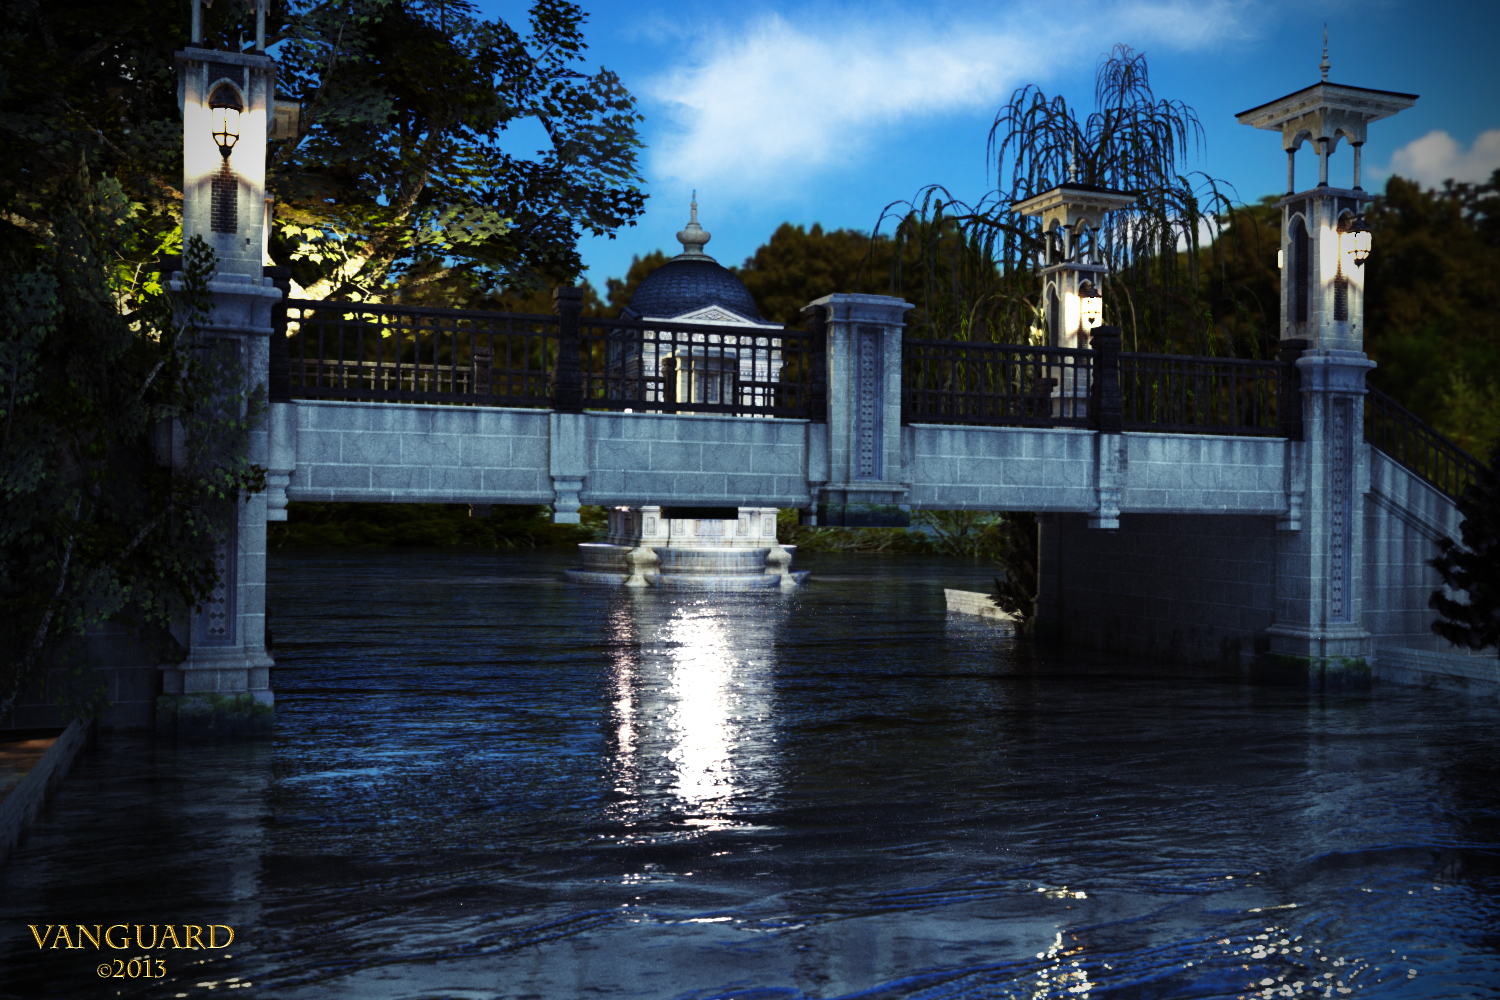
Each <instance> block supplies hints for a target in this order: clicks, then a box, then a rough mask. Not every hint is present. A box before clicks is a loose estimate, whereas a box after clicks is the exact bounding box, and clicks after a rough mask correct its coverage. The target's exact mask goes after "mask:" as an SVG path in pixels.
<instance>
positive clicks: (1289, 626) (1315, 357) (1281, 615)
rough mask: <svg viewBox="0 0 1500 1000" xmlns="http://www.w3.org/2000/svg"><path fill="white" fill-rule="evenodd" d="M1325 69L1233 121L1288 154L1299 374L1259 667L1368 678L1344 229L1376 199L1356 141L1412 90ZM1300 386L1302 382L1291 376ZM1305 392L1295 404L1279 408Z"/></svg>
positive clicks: (1362, 482)
mask: <svg viewBox="0 0 1500 1000" xmlns="http://www.w3.org/2000/svg"><path fill="white" fill-rule="evenodd" d="M1318 68H1319V70H1320V71H1321V73H1322V79H1321V80H1319V81H1318V82H1317V83H1314V84H1313V85H1312V86H1309V87H1304V88H1303V89H1302V90H1298V91H1295V92H1293V93H1290V94H1287V95H1286V96H1285V97H1279V98H1277V99H1276V100H1274V101H1271V102H1270V103H1268V104H1262V105H1260V106H1258V107H1254V108H1251V109H1250V110H1248V111H1241V112H1240V113H1239V114H1238V115H1237V116H1236V118H1237V119H1238V120H1239V122H1240V124H1242V125H1249V126H1251V127H1252V128H1258V129H1265V130H1266V131H1268V132H1276V133H1278V134H1279V135H1280V137H1281V148H1282V149H1283V150H1284V151H1285V152H1286V154H1287V195H1286V197H1285V198H1283V199H1281V201H1280V203H1279V205H1278V207H1279V208H1280V209H1281V222H1282V225H1281V233H1282V245H1281V254H1280V256H1281V352H1280V353H1281V357H1282V359H1283V361H1285V362H1289V363H1291V362H1294V363H1295V366H1296V374H1295V375H1294V376H1292V377H1290V378H1288V380H1287V384H1286V386H1285V389H1284V392H1283V401H1282V413H1281V424H1282V430H1283V433H1284V434H1285V435H1286V436H1287V442H1286V449H1287V450H1286V468H1287V479H1286V496H1287V512H1286V514H1285V515H1284V516H1282V517H1281V518H1279V519H1278V521H1277V525H1276V527H1277V529H1278V530H1277V532H1276V597H1275V610H1274V623H1273V624H1272V626H1271V628H1270V629H1269V630H1268V631H1269V633H1270V635H1269V638H1270V654H1269V656H1268V657H1267V658H1266V660H1265V664H1266V665H1267V666H1269V667H1270V668H1271V669H1273V670H1275V671H1276V672H1278V673H1282V674H1286V675H1290V676H1292V677H1294V678H1298V679H1301V678H1304V677H1305V678H1306V679H1307V680H1308V681H1309V682H1310V683H1313V684H1316V685H1322V684H1356V685H1362V684H1366V683H1368V682H1369V677H1370V672H1369V667H1368V657H1369V655H1370V652H1371V650H1370V637H1369V635H1368V633H1366V632H1365V630H1364V628H1363V627H1362V626H1361V612H1362V610H1363V609H1362V607H1361V605H1362V600H1361V598H1362V593H1363V586H1364V581H1363V576H1364V573H1363V565H1362V563H1363V556H1364V517H1363V512H1364V494H1365V493H1366V492H1368V488H1369V458H1368V456H1369V448H1368V446H1367V445H1366V444H1365V442H1364V395H1365V373H1366V372H1367V371H1368V370H1369V369H1371V368H1373V367H1375V365H1374V363H1373V362H1372V361H1370V360H1369V359H1368V358H1367V357H1366V356H1365V353H1364V301H1365V287H1364V268H1363V266H1362V260H1361V257H1360V254H1359V252H1358V242H1357V240H1355V239H1354V238H1353V237H1354V235H1355V233H1356V232H1357V231H1358V229H1359V225H1360V224H1361V223H1362V222H1363V212H1364V207H1365V206H1366V205H1367V204H1369V203H1370V202H1371V201H1373V200H1374V197H1373V196H1372V195H1370V194H1368V193H1367V192H1365V190H1364V189H1363V188H1361V187H1360V176H1359V165H1360V161H1359V150H1360V148H1361V147H1362V146H1363V145H1364V143H1365V141H1366V139H1367V138H1368V131H1369V127H1370V124H1371V123H1372V122H1375V121H1379V120H1381V119H1383V118H1389V117H1391V116H1392V115H1395V114H1397V113H1399V112H1401V111H1403V110H1405V109H1406V108H1409V107H1411V106H1412V105H1413V104H1415V103H1416V100H1417V95H1416V94H1403V93H1398V92H1396V91H1390V90H1371V89H1368V88H1365V87H1351V86H1347V85H1344V84H1337V83H1333V82H1331V81H1330V80H1329V79H1328V71H1329V68H1330V63H1329V60H1328V36H1327V32H1326V30H1325V32H1324V36H1323V61H1322V62H1321V63H1319V64H1318ZM1340 140H1345V141H1347V142H1348V144H1349V145H1350V147H1351V148H1352V149H1353V151H1354V152H1353V156H1352V160H1353V163H1352V167H1353V170H1352V173H1351V176H1350V179H1351V186H1350V187H1347V188H1343V187H1336V186H1333V185H1331V184H1330V183H1329V179H1330V173H1329V170H1330V164H1329V157H1330V156H1332V155H1333V154H1334V152H1335V151H1336V150H1337V148H1338V145H1339V142H1340ZM1307 142H1311V143H1312V144H1313V146H1314V148H1315V149H1316V152H1317V155H1318V183H1317V185H1316V186H1315V187H1310V188H1307V189H1306V190H1303V191H1297V190H1296V186H1297V185H1296V154H1297V150H1298V149H1299V148H1301V147H1302V145H1303V144H1304V143H1307ZM1298 383H1300V385H1299V384H1298ZM1291 393H1298V394H1299V395H1300V396H1301V401H1302V405H1301V412H1300V414H1299V413H1297V412H1295V406H1294V405H1292V406H1289V405H1287V404H1288V403H1289V402H1291V401H1290V399H1288V398H1287V397H1288V396H1289V395H1290V394H1291Z"/></svg>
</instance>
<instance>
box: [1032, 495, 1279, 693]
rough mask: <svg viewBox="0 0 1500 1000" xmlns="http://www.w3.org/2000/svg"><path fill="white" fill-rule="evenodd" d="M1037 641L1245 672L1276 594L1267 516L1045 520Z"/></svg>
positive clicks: (1260, 645)
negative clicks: (1111, 527) (1095, 523)
mask: <svg viewBox="0 0 1500 1000" xmlns="http://www.w3.org/2000/svg"><path fill="white" fill-rule="evenodd" d="M1041 520H1042V526H1041V550H1040V564H1041V565H1040V568H1041V576H1042V590H1041V593H1040V595H1039V599H1038V621H1037V624H1038V631H1039V634H1041V635H1044V636H1048V637H1051V638H1054V639H1057V640H1059V641H1062V642H1067V643H1076V644H1081V645H1086V646H1093V647H1095V648H1098V649H1105V650H1109V651H1112V652H1121V653H1129V654H1132V655H1137V656H1147V657H1158V658H1161V659H1162V660H1165V661H1168V662H1174V663H1195V664H1204V665H1217V666H1222V667H1224V668H1227V669H1241V668H1247V667H1249V666H1250V664H1251V660H1252V659H1253V657H1254V655H1255V654H1256V653H1258V652H1261V651H1263V649H1264V647H1265V645H1266V639H1265V630H1266V628H1267V627H1268V626H1269V625H1270V624H1271V609H1272V603H1273V601H1274V598H1275V590H1276V573H1275V570H1276V560H1275V548H1276V545H1275V531H1276V520H1275V518H1274V517H1272V516H1267V515H1214V514H1124V515H1122V516H1121V518H1120V528H1119V530H1117V531H1100V530H1096V529H1091V528H1089V527H1088V526H1087V518H1086V517H1085V516H1083V515H1081V514H1057V515H1050V516H1047V517H1044V518H1042V519H1041Z"/></svg>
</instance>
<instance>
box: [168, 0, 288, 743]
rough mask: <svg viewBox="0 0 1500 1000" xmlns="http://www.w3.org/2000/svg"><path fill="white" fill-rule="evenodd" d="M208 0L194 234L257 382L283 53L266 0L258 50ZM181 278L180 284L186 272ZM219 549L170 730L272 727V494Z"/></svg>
mask: <svg viewBox="0 0 1500 1000" xmlns="http://www.w3.org/2000/svg"><path fill="white" fill-rule="evenodd" d="M199 3H200V0H193V35H192V39H193V40H192V44H191V45H190V46H189V47H188V48H186V49H184V50H183V51H181V52H178V53H176V56H177V72H178V88H177V94H178V103H179V108H180V110H181V112H182V168H183V186H182V194H183V206H182V231H183V238H184V240H188V239H191V238H192V237H194V236H198V237H202V239H203V240H204V241H205V242H206V243H207V244H208V245H209V246H210V247H211V248H212V249H213V251H214V253H215V255H216V256H217V258H218V261H217V269H216V272H215V274H214V276H213V279H212V280H211V282H210V283H209V290H210V292H211V294H212V297H213V310H212V312H211V313H210V314H209V317H208V319H207V321H206V323H205V325H204V328H203V329H202V331H201V333H200V336H201V337H202V339H203V340H204V341H205V346H210V347H213V348H215V349H218V350H221V351H228V352H231V353H232V354H233V356H234V357H235V359H236V360H237V362H238V365H239V368H240V370H241V371H242V372H243V374H244V378H245V380H246V382H247V383H248V385H247V388H252V389H253V388H255V387H261V388H262V389H264V387H265V386H266V384H267V381H268V372H269V357H268V348H269V343H270V337H271V332H272V331H271V309H272V306H274V305H275V304H276V303H277V302H278V301H279V300H280V299H281V296H282V293H281V291H280V290H278V289H276V288H273V287H272V286H271V279H269V278H266V277H265V276H264V274H263V270H262V262H263V260H264V256H263V255H264V240H265V232H264V230H265V225H266V219H265V212H266V188H265V182H266V138H267V134H268V132H269V130H270V126H271V124H272V122H273V116H274V113H275V88H276V62H275V61H274V60H273V59H271V58H270V57H269V56H267V55H266V54H265V20H266V3H267V0H259V4H258V9H257V17H256V47H255V51H254V52H252V53H244V52H238V51H223V50H213V49H206V48H203V47H202V43H203V21H202V12H201V10H200V7H199ZM173 287H174V288H177V289H181V287H182V286H181V283H180V281H179V280H176V279H174V282H173ZM268 437H269V435H268V432H267V427H266V424H265V422H262V423H261V424H260V425H259V426H258V427H256V428H255V429H253V430H252V432H251V436H250V455H249V458H250V461H252V462H254V463H256V464H258V465H261V466H265V465H267V464H268V455H269V440H268ZM236 511H237V518H236V521H235V523H233V524H231V525H230V526H229V527H228V530H227V531H226V533H225V535H224V537H223V539H222V540H221V541H220V543H219V546H218V549H217V551H216V553H215V557H216V560H217V563H218V565H217V568H218V571H219V584H218V586H217V587H216V589H215V590H214V593H213V594H212V596H211V597H210V599H209V600H208V601H207V602H206V603H205V605H204V607H203V608H202V609H201V610H200V611H199V612H198V613H196V614H194V615H193V616H192V621H191V622H190V623H189V635H188V636H187V640H188V641H187V643H186V645H187V647H188V650H189V652H188V656H187V659H186V660H184V661H183V662H182V663H181V664H178V665H177V666H175V667H164V668H163V670H162V674H163V676H162V696H161V698H160V699H159V701H158V703H157V727H158V729H159V730H164V731H169V732H170V731H179V732H181V731H186V730H193V729H205V730H210V731H213V732H230V733H234V732H256V731H269V729H270V723H271V702H272V696H271V683H270V667H271V664H272V660H271V657H270V656H269V655H267V653H266V650H265V641H264V639H265V580H266V518H267V510H266V498H265V495H264V494H261V495H258V496H255V497H251V498H250V501H249V502H248V503H238V504H236Z"/></svg>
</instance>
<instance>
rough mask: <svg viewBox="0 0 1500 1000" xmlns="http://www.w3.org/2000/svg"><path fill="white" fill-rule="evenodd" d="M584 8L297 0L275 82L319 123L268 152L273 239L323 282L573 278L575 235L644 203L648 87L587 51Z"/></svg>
mask: <svg viewBox="0 0 1500 1000" xmlns="http://www.w3.org/2000/svg"><path fill="white" fill-rule="evenodd" d="M585 17H586V15H585V14H584V13H583V11H582V9H581V8H579V7H578V6H577V5H576V4H573V3H568V2H565V0H536V2H534V3H533V4H532V5H531V10H530V15H529V19H528V23H527V25H526V30H525V31H524V32H523V31H521V30H518V29H517V27H516V26H513V25H511V24H509V23H507V22H506V21H504V20H503V19H500V18H495V19H490V20H486V19H484V18H482V17H480V16H479V15H478V14H477V12H476V8H475V6H474V4H472V3H469V2H467V0H343V2H338V3H326V2H325V3H319V2H309V0H299V2H297V3H296V4H294V6H293V8H292V13H291V14H290V15H289V16H288V17H287V18H286V19H285V22H284V24H283V25H282V27H281V28H280V30H279V32H278V36H277V37H278V38H279V39H281V44H280V46H279V47H278V49H277V54H278V57H279V59H280V61H281V67H282V76H281V80H280V82H279V84H278V86H279V89H280V90H281V93H282V96H283V97H288V98H293V99H297V100H300V101H302V103H303V107H304V109H305V110H304V128H305V129H306V134H305V135H304V136H303V137H300V138H299V139H296V140H289V141H288V142H286V143H285V144H284V145H283V146H282V147H281V148H280V149H278V150H275V151H274V155H273V157H272V164H273V172H272V180H271V186H272V188H273V190H274V191H275V192H276V194H277V195H278V198H279V201H278V206H277V217H278V220H280V221H281V222H282V223H284V228H283V229H282V230H281V232H280V234H279V236H280V239H279V240H278V242H277V244H276V247H275V248H274V250H273V253H275V254H276V255H278V259H282V257H283V256H284V257H285V259H288V260H289V261H290V262H291V263H292V264H293V266H294V274H295V276H296V277H297V278H298V280H299V282H300V283H301V284H303V285H304V286H307V287H308V288H309V290H310V292H311V294H313V295H314V296H318V295H322V294H328V293H333V294H338V293H350V294H379V293H380V289H381V287H382V285H383V284H384V283H385V282H386V281H388V280H398V281H399V284H400V285H401V286H402V288H403V291H408V292H409V291H411V290H412V288H413V286H416V285H420V284H424V283H427V282H431V281H434V280H439V279H443V278H456V279H458V280H459V281H460V282H463V283H467V284H469V285H471V286H473V287H475V288H477V289H479V290H480V291H482V292H493V291H498V290H500V289H502V288H503V287H506V286H512V285H516V284H523V285H524V284H531V285H542V284H546V283H547V282H549V281H550V282H557V281H570V280H572V279H574V278H576V276H577V275H578V274H579V272H580V271H581V270H582V262H581V261H580V259H579V257H578V252H577V246H576V244H577V240H578V237H579V236H580V235H581V234H583V233H588V234H591V235H594V236H600V235H610V236H612V235H613V234H614V233H615V231H616V230H618V229H620V228H621V227H623V226H626V225H631V224H633V222H634V220H635V218H636V217H637V216H639V215H640V213H641V211H642V208H643V206H644V204H645V195H644V194H643V193H642V192H641V191H640V190H639V188H638V187H637V186H636V185H637V183H638V182H639V180H640V178H639V176H638V174H637V173H636V154H637V151H638V149H639V148H640V140H639V138H638V137H637V134H636V123H637V122H638V121H639V120H640V117H639V115H637V114H636V113H635V101H634V98H632V97H631V96H630V94H629V93H628V92H626V90H625V88H624V87H623V86H622V85H621V84H620V80H619V78H618V77H617V76H616V75H615V74H614V73H612V72H610V71H609V70H606V69H599V70H597V71H595V72H593V73H592V74H589V73H586V72H584V71H583V69H582V68H581V62H582V59H583V54H584V51H585V50H586V48H587V46H586V45H585V43H584V40H583V23H584V20H585ZM517 130H519V131H517ZM534 146H541V147H543V148H541V149H540V150H538V149H535V148H532V147H534ZM433 262H439V264H438V266H432V263H433ZM424 265H425V266H424Z"/></svg>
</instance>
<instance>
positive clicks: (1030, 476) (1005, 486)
mask: <svg viewBox="0 0 1500 1000" xmlns="http://www.w3.org/2000/svg"><path fill="white" fill-rule="evenodd" d="M903 430H904V439H905V440H904V442H903V445H904V446H903V448H902V452H903V458H904V460H905V467H904V469H903V473H902V475H903V478H905V479H906V480H907V481H908V482H910V483H911V488H910V490H909V492H908V493H907V498H908V500H909V502H910V503H911V505H912V506H913V507H916V508H919V509H928V510H1033V511H1048V510H1075V511H1078V510H1092V509H1093V508H1094V507H1095V505H1096V504H1097V502H1098V501H1097V490H1096V486H1097V483H1096V473H1095V465H1096V460H1095V450H1096V445H1095V438H1097V437H1098V435H1097V434H1095V433H1094V432H1093V431H1086V430H1073V429H1070V428H1021V427H962V426H948V425H940V424H913V425H912V426H910V427H906V428H904V429H903Z"/></svg>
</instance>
